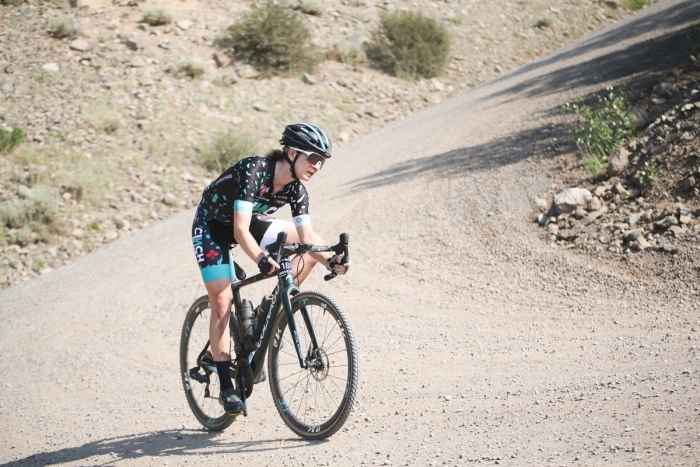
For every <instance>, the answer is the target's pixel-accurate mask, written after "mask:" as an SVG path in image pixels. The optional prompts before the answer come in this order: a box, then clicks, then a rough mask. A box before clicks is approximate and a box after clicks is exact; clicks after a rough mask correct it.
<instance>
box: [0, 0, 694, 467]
mask: <svg viewBox="0 0 700 467" xmlns="http://www.w3.org/2000/svg"><path fill="white" fill-rule="evenodd" d="M699 17H700V4H699V3H698V2H696V1H692V0H686V1H678V0H675V1H674V0H669V1H659V2H658V3H656V4H655V5H653V6H652V7H650V8H647V9H645V10H643V11H641V12H639V13H638V14H635V15H632V16H630V17H628V18H626V19H625V20H623V21H621V22H619V23H618V24H615V25H613V26H612V27H609V28H607V29H604V30H602V31H599V32H598V33H596V34H594V35H593V36H590V37H588V38H585V39H583V40H581V41H578V42H576V43H575V44H573V45H571V46H569V47H567V48H565V49H563V50H561V51H559V52H558V53H556V54H554V55H552V56H549V57H545V58H544V59H542V60H539V61H537V62H534V63H533V64H530V65H528V66H526V67H524V68H522V69H520V70H517V71H515V72H513V73H510V74H509V75H506V76H504V77H502V78H500V79H498V80H496V81H492V82H490V83H487V84H485V85H483V86H481V87H479V88H476V89H474V90H472V91H470V92H467V93H465V94H462V95H460V96H457V97H456V98H453V99H451V100H448V101H445V102H443V103H441V104H439V105H436V106H433V107H431V108H429V109H426V110H425V111H422V112H419V113H417V114H415V115H413V116H412V117H410V118H407V119H406V120H404V121H401V122H397V123H394V124H392V125H390V126H388V127H386V128H384V129H382V130H380V131H377V132H375V133H372V134H370V135H368V136H366V137H364V138H361V139H359V140H357V141H354V142H353V143H351V144H348V145H346V146H344V147H342V148H340V149H339V150H338V151H337V155H334V157H333V159H332V161H331V163H329V164H327V167H326V168H324V170H323V172H322V173H320V174H319V175H318V176H317V179H315V180H313V181H312V182H310V183H309V184H308V185H307V186H308V188H309V191H310V199H311V200H312V205H311V212H312V215H313V217H314V220H315V227H316V229H317V230H319V231H320V232H321V233H322V234H323V235H324V236H325V238H326V239H327V240H328V241H329V242H331V241H333V242H334V241H335V239H336V238H337V237H336V236H337V234H338V233H339V232H340V231H348V232H349V233H350V244H351V250H352V252H353V255H354V257H353V263H354V265H353V268H352V271H351V272H350V274H349V275H347V276H345V277H343V278H339V279H337V280H334V281H331V282H329V283H324V282H323V281H322V279H321V274H319V273H315V274H314V275H313V276H312V278H311V279H310V280H309V282H308V284H307V286H308V288H310V289H321V290H324V291H326V292H328V293H330V294H331V295H333V296H335V297H336V298H337V299H338V301H339V302H340V303H342V304H343V305H344V306H345V308H346V309H347V310H348V311H349V312H350V316H351V320H352V321H353V324H354V327H355V329H356V332H357V334H358V337H359V343H360V347H361V367H362V387H361V391H360V399H359V403H358V404H357V406H356V410H355V411H354V413H353V414H352V415H351V417H350V419H349V420H348V422H347V423H346V425H345V428H344V429H343V430H341V431H340V432H339V433H337V434H336V435H335V436H333V437H332V438H330V439H329V440H326V441H322V442H306V441H302V440H299V439H298V438H296V437H295V436H293V435H292V433H291V432H290V431H289V430H288V429H287V428H286V426H284V425H283V423H282V421H281V420H280V418H279V416H278V415H277V412H276V410H275V409H274V407H273V404H272V400H271V396H270V394H269V389H268V388H267V387H266V386H265V385H259V386H257V387H256V391H255V393H254V394H253V397H252V399H251V400H250V401H249V411H250V415H249V416H248V417H247V418H243V417H240V418H239V419H238V420H237V421H236V422H235V423H234V424H233V425H232V426H231V427H230V428H229V429H228V430H226V431H224V432H222V433H208V432H205V431H202V430H201V429H200V427H199V425H198V423H197V422H196V420H195V418H194V417H193V415H192V414H191V413H190V410H189V408H188V406H187V403H186V401H185V397H184V394H183V391H182V388H181V383H180V379H179V375H178V343H179V333H180V326H181V324H182V320H183V317H184V314H185V311H186V309H187V307H188V306H189V304H190V303H191V302H192V301H193V300H194V298H196V297H197V296H199V295H201V294H202V293H203V292H204V287H203V285H202V284H201V281H200V279H199V274H198V271H197V268H196V266H195V261H194V259H193V255H192V252H191V247H190V238H189V224H190V221H191V216H192V213H191V212H186V213H183V214H181V215H177V216H175V217H172V218H170V219H168V220H166V221H164V222H162V223H159V224H157V225H154V226H152V227H150V228H148V229H146V230H143V231H140V232H138V233H136V234H134V235H132V236H129V237H126V238H123V239H120V240H119V241H116V242H114V243H111V244H109V245H107V246H105V247H103V248H100V249H99V250H97V251H95V252H94V253H92V254H90V255H88V256H86V257H85V258H83V259H81V260H79V261H76V262H75V263H72V264H70V265H68V266H65V267H62V268H60V269H58V270H56V271H53V272H51V273H49V274H46V275H44V276H41V277H39V278H37V279H34V280H32V281H29V282H26V283H22V284H20V285H17V286H14V287H11V288H9V289H7V290H5V291H3V292H2V293H0V318H1V319H2V322H3V324H2V326H0V370H1V371H2V373H3V375H4V378H3V381H2V385H3V388H2V389H3V390H2V393H1V394H0V462H3V463H4V464H3V465H9V464H18V465H46V464H64V465H161V464H169V465H183V464H187V465H193V464H202V465H230V464H231V463H232V462H238V463H242V465H256V466H265V465H270V466H272V465H299V466H302V465H303V466H317V465H361V464H374V465H423V466H443V465H449V466H455V465H471V464H474V463H481V464H500V465H601V464H604V463H608V464H610V465H626V464H629V463H631V462H632V461H635V460H637V461H638V464H639V465H699V464H700V449H699V448H698V445H697V442H698V437H699V436H700V423H699V420H698V410H699V409H700V400H699V399H698V394H699V392H698V389H697V387H696V386H697V379H698V376H700V366H699V365H698V363H699V360H698V356H699V354H700V333H698V330H699V329H700V313H699V311H698V305H697V304H698V296H697V294H696V292H694V291H693V289H692V287H690V286H689V284H687V283H683V282H662V281H659V280H648V279H645V280H641V279H639V278H637V277H636V276H635V275H634V274H632V273H631V272H630V270H629V269H628V268H625V267H621V266H616V265H609V264H596V263H591V262H590V260H589V259H588V258H586V257H583V256H579V255H577V254H575V253H573V252H571V251H568V250H562V249H555V248H551V247H549V246H548V245H547V244H546V243H544V242H542V241H541V240H540V239H539V237H538V230H537V229H536V228H535V227H534V226H532V225H530V224H529V223H528V222H527V219H528V216H529V214H530V212H531V210H532V207H531V206H532V200H534V198H536V197H537V196H539V195H541V194H542V193H544V192H546V191H547V188H548V178H547V170H548V168H549V167H550V165H551V164H550V160H549V157H550V156H552V154H550V152H551V151H549V150H548V148H547V147H546V146H542V145H540V144H539V142H540V141H541V140H543V139H544V138H545V136H546V131H544V130H546V129H547V128H550V126H551V125H552V124H553V123H554V122H556V121H557V119H560V118H561V116H560V115H559V112H558V110H557V109H559V107H560V106H561V104H563V103H565V102H567V101H568V100H570V99H571V98H572V97H574V96H578V95H583V94H586V93H588V92H590V91H591V90H595V89H599V88H601V87H603V86H605V85H606V84H608V83H617V82H621V81H625V80H627V79H630V78H633V77H635V76H638V75H640V74H641V73H644V75H645V76H649V77H653V76H654V73H661V72H663V70H666V69H668V67H669V66H671V65H673V63H675V62H674V60H679V59H680V58H679V54H680V52H682V50H680V49H678V50H677V49H675V48H670V49H669V48H667V45H668V44H676V43H680V42H679V41H681V40H682V32H680V31H681V29H682V28H684V27H687V26H688V25H690V24H691V23H692V22H693V21H697V19H698V18H699ZM674 41H675V42H674ZM645 51H646V52H645ZM654 54H657V56H658V57H659V58H658V60H651V59H649V57H650V55H651V56H653V55H654ZM239 253H240V252H236V254H239ZM245 264H248V263H245ZM252 268H253V265H252V264H249V269H250V270H252ZM264 290H265V287H261V288H258V289H256V290H254V291H253V293H251V295H250V298H251V299H253V301H257V300H259V297H260V296H261V295H262V293H263V291H264Z"/></svg>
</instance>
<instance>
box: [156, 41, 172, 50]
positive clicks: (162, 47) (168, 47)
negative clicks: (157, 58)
mask: <svg viewBox="0 0 700 467" xmlns="http://www.w3.org/2000/svg"><path fill="white" fill-rule="evenodd" d="M158 47H160V48H161V49H163V50H170V43H169V42H163V43H162V44H158Z"/></svg>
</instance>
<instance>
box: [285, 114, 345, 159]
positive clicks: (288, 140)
mask: <svg viewBox="0 0 700 467" xmlns="http://www.w3.org/2000/svg"><path fill="white" fill-rule="evenodd" d="M280 144H281V145H282V146H290V147H293V148H297V149H304V150H306V151H313V152H317V153H319V154H320V155H322V156H323V157H325V158H326V159H329V158H330V157H331V152H332V151H333V145H332V144H331V140H330V139H329V138H328V136H326V134H325V133H324V132H323V130H322V129H320V128H319V127H317V126H315V125H309V124H308V123H295V124H293V125H287V127H286V128H285V129H284V131H283V132H282V139H281V140H280Z"/></svg>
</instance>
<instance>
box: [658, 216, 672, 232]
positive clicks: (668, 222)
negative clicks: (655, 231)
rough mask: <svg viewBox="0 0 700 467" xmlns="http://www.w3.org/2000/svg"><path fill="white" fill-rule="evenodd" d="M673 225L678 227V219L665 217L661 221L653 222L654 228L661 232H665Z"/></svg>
mask: <svg viewBox="0 0 700 467" xmlns="http://www.w3.org/2000/svg"><path fill="white" fill-rule="evenodd" d="M674 225H678V219H676V216H673V215H671V216H666V217H664V218H663V219H661V220H658V221H656V222H654V227H656V228H659V229H661V230H667V229H668V228H669V227H672V226H674Z"/></svg>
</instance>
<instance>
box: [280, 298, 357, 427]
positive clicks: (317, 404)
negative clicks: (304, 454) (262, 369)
mask: <svg viewBox="0 0 700 467" xmlns="http://www.w3.org/2000/svg"><path fill="white" fill-rule="evenodd" d="M292 309H293V311H294V322H295V324H296V328H297V334H298V335H299V341H300V344H301V350H302V354H303V355H304V356H305V359H306V361H307V362H308V368H301V367H300V366H299V358H298V357H297V352H296V351H295V348H294V346H295V344H294V339H293V338H292V335H291V333H290V331H289V328H288V326H287V315H286V313H285V312H284V309H282V310H281V312H280V314H279V316H278V318H277V320H276V322H275V324H274V327H273V330H274V335H273V338H272V339H271V341H270V355H269V359H268V370H269V374H270V389H271V390H272V397H273V399H274V403H275V407H277V411H278V412H279V414H280V415H281V416H282V419H283V420H284V422H285V423H286V424H287V426H288V427H289V428H291V429H292V431H294V432H295V433H296V434H298V435H299V436H301V437H302V438H305V439H324V438H327V437H329V436H331V435H332V434H334V433H335V432H336V431H338V430H339V429H340V428H341V427H342V426H343V424H344V423H345V421H346V420H347V418H348V416H349V415H350V412H351V411H352V407H353V404H354V403H355V398H356V397H357V390H358V387H359V384H360V383H359V372H360V369H359V358H358V349H357V343H356V340H355V334H354V332H353V330H352V326H351V325H350V321H349V320H348V317H347V315H346V313H345V311H344V310H343V309H342V308H341V307H340V305H338V303H336V301H335V300H334V299H333V298H331V297H329V296H328V295H326V294H324V293H321V292H303V293H300V294H298V295H295V296H294V297H293V299H292ZM304 311H305V312H306V313H307V316H308V318H309V322H310V324H311V326H312V327H313V330H314V331H315V334H316V338H317V341H318V344H319V348H318V349H314V348H313V345H312V341H311V335H310V333H309V329H308V328H307V325H306V324H305V320H304V317H303V312H304Z"/></svg>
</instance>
